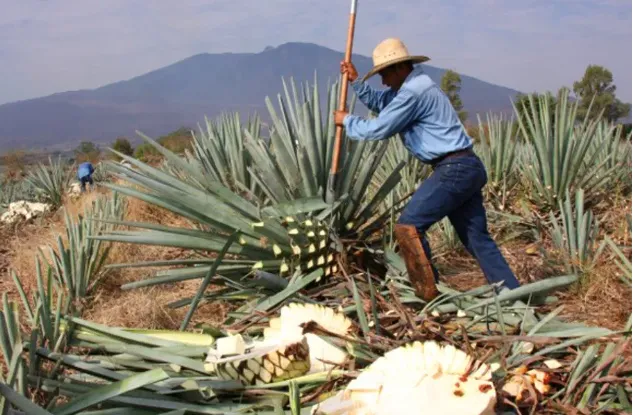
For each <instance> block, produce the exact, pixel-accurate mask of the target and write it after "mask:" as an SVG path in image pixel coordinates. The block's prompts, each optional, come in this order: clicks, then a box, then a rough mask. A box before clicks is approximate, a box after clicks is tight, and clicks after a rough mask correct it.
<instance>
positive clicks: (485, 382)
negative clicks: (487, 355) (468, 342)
mask: <svg viewBox="0 0 633 415" xmlns="http://www.w3.org/2000/svg"><path fill="white" fill-rule="evenodd" d="M472 367H477V370H475V371H474V373H472V374H469V371H470V370H471V368H472ZM491 371H492V370H491V368H490V366H489V365H487V364H481V363H480V362H478V361H476V360H475V359H473V358H472V357H471V356H469V355H467V354H466V353H464V352H463V351H461V350H458V349H456V348H455V347H453V346H451V345H449V346H444V347H442V346H440V345H438V344H437V343H435V342H425V343H420V342H415V343H413V344H409V345H406V346H402V347H399V348H397V349H394V350H391V351H389V352H387V353H386V354H385V355H384V356H383V357H381V358H379V359H377V360H376V361H375V362H374V363H373V364H372V365H370V366H369V367H368V368H367V369H365V370H363V371H362V373H361V374H360V376H359V377H358V378H356V379H354V380H353V381H352V382H350V383H349V385H348V386H347V388H346V389H345V390H344V391H341V392H339V393H338V394H337V395H335V396H334V397H332V398H329V399H327V400H325V401H323V402H321V403H320V404H319V405H317V406H316V407H315V408H314V409H313V411H312V413H313V414H315V415H336V414H340V415H342V414H347V415H361V414H363V415H387V414H396V413H402V414H404V413H407V414H412V413H421V412H427V411H428V412H430V413H433V414H464V415H468V414H473V415H492V414H494V406H495V404H496V401H497V399H496V391H495V388H494V385H493V384H492V382H491V381H490V380H491V378H492V373H491Z"/></svg>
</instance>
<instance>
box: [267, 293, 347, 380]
mask: <svg viewBox="0 0 633 415" xmlns="http://www.w3.org/2000/svg"><path fill="white" fill-rule="evenodd" d="M310 321H314V322H315V323H317V324H318V325H319V326H321V327H323V328H324V329H326V330H327V331H330V332H332V333H335V334H338V335H340V336H347V335H349V332H350V330H351V328H352V321H351V320H350V319H349V318H347V317H346V316H345V315H344V314H341V313H337V312H335V311H334V310H332V309H331V308H328V307H324V306H322V305H317V304H299V303H292V304H289V305H287V306H284V307H283V308H282V309H281V312H280V315H279V317H277V318H273V319H271V320H270V323H269V324H270V327H267V328H266V329H264V338H265V339H267V340H273V339H284V338H292V337H296V336H301V335H302V329H301V327H300V325H301V324H303V323H308V322H310ZM305 337H306V339H307V341H308V346H309V347H310V370H309V373H318V372H324V371H328V370H330V369H332V368H333V367H335V366H336V365H342V364H343V363H344V362H345V359H346V358H347V353H346V352H345V351H344V350H341V349H340V348H338V347H336V346H334V345H332V344H330V343H328V342H327V341H326V340H324V339H322V338H321V337H320V336H319V335H317V334H312V333H307V334H305Z"/></svg>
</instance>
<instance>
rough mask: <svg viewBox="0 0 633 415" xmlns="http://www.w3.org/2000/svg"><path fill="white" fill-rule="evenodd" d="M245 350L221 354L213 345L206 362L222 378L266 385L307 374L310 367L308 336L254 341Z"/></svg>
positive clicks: (248, 383) (246, 383)
mask: <svg viewBox="0 0 633 415" xmlns="http://www.w3.org/2000/svg"><path fill="white" fill-rule="evenodd" d="M247 350H248V351H247V352H246V353H243V354H237V355H230V356H222V355H220V354H218V353H217V352H216V351H215V350H214V349H211V351H210V352H209V355H208V356H207V360H206V361H207V362H208V363H210V364H211V365H212V366H213V369H214V371H215V372H216V373H217V375H218V376H219V377H220V378H221V379H223V380H238V381H240V382H242V383H243V384H245V385H264V384H268V383H274V382H280V381H283V380H287V379H292V378H295V377H298V376H302V375H304V374H305V373H306V372H307V371H308V369H309V368H310V349H309V347H308V342H307V340H306V339H305V338H299V339H297V338H295V339H286V340H278V341H269V342H255V343H252V344H251V345H249V346H247Z"/></svg>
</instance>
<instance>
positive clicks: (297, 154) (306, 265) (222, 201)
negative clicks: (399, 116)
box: [96, 82, 405, 285]
mask: <svg viewBox="0 0 633 415" xmlns="http://www.w3.org/2000/svg"><path fill="white" fill-rule="evenodd" d="M337 88H338V84H335V85H334V87H330V88H329V94H328V95H329V97H328V98H329V101H328V102H329V103H328V108H329V109H332V110H333V108H334V105H335V102H336V96H337V92H338V91H337ZM284 89H285V95H286V100H285V101H284V100H282V99H281V97H278V98H279V106H280V110H279V111H276V110H275V109H274V107H273V106H272V104H271V102H270V100H267V104H268V106H269V110H270V112H271V118H272V120H273V122H272V125H271V127H270V131H269V133H270V134H269V135H270V145H269V144H267V143H266V142H265V141H264V140H263V139H262V138H258V137H257V136H254V135H253V134H252V133H251V132H250V131H247V130H244V137H245V142H244V148H245V149H246V151H247V152H248V153H249V156H250V158H251V160H252V162H251V164H250V166H246V169H247V170H248V171H249V172H250V178H251V179H252V180H253V181H254V182H255V183H256V184H257V186H258V187H259V188H261V190H262V194H264V195H265V196H266V197H265V199H264V200H258V199H257V198H253V195H252V194H249V195H244V194H243V192H240V191H239V190H236V189H235V188H229V187H227V186H225V185H224V184H223V183H222V182H219V181H217V180H214V178H213V177H212V175H209V174H206V173H205V170H204V169H203V168H202V167H201V166H202V163H201V162H192V161H191V160H193V159H191V158H190V159H189V160H184V159H183V158H181V157H179V156H177V155H176V154H174V153H172V152H170V151H169V150H167V149H165V148H164V147H162V146H160V145H159V144H158V143H156V142H155V141H154V140H152V139H151V138H149V137H146V136H144V135H141V136H142V137H143V138H144V139H145V140H146V141H147V142H148V143H150V144H152V145H153V146H154V147H155V148H156V149H157V150H158V151H159V152H160V153H161V154H163V156H164V157H165V159H166V160H167V161H168V162H169V163H170V165H171V166H172V167H173V169H172V170H168V171H166V170H164V169H160V168H153V167H151V166H149V165H147V164H145V163H142V162H140V161H138V160H135V159H133V158H131V157H127V156H125V155H123V154H121V153H117V154H118V155H119V156H120V157H121V158H122V159H124V160H126V161H127V162H128V163H129V164H130V165H132V166H133V168H128V167H126V166H124V165H121V164H114V163H111V165H110V168H111V169H112V171H114V172H115V173H116V174H117V175H118V177H119V178H120V179H122V180H124V181H126V182H127V183H129V184H131V186H122V185H119V184H112V183H110V184H107V186H108V187H110V188H111V189H113V190H116V191H119V192H121V193H123V194H126V195H128V196H130V197H135V198H138V199H141V200H143V201H146V202H148V203H150V204H154V205H157V206H160V207H162V208H165V209H167V210H169V211H171V212H174V213H175V214H177V215H180V216H181V217H183V218H185V219H188V220H189V221H190V222H191V223H192V224H193V226H192V227H191V228H175V227H168V226H163V225H157V224H149V223H129V222H120V223H119V224H121V225H126V226H131V227H136V228H140V229H145V231H120V232H113V233H110V234H109V235H106V236H99V237H96V238H99V239H103V240H110V241H118V242H130V243H139V244H150V245H163V246H174V247H180V248H188V249H193V250H197V251H199V252H202V253H205V252H206V253H211V252H218V251H219V250H220V249H221V248H222V247H223V246H224V243H225V242H226V239H227V238H228V235H230V234H232V233H233V232H235V231H238V232H240V234H241V236H240V238H239V243H238V244H233V245H232V246H231V247H230V248H229V250H228V254H231V255H236V256H238V257H239V258H240V259H247V260H252V261H255V263H254V264H253V266H252V267H251V268H246V272H245V268H244V267H233V268H230V266H229V265H228V264H222V265H221V266H220V267H219V268H218V274H220V275H223V276H225V277H228V278H234V279H237V278H241V277H243V276H244V274H246V273H248V272H250V271H253V270H263V271H270V272H276V273H280V274H282V275H293V274H294V273H306V272H310V271H312V270H314V269H317V268H321V269H323V271H324V274H325V275H329V274H330V273H333V272H335V270H336V265H335V258H334V255H335V252H336V251H337V250H340V248H341V246H340V245H336V244H334V243H333V242H334V241H333V238H334V239H336V238H337V237H343V236H346V237H350V238H358V239H360V238H362V239H364V240H366V239H367V238H368V237H369V236H371V235H372V233H373V232H374V231H375V230H376V229H380V228H381V227H382V225H383V224H384V223H385V222H386V221H387V220H388V216H384V215H379V214H378V213H379V212H380V205H381V204H382V202H383V201H384V200H385V198H386V197H387V195H388V194H389V192H390V191H391V189H393V188H394V186H395V185H397V183H398V181H399V180H400V169H401V168H402V167H403V166H404V164H405V163H404V162H401V163H400V164H399V165H398V166H396V168H395V169H394V171H392V172H391V174H390V175H389V177H387V179H386V181H385V183H384V184H383V185H382V186H381V187H380V188H378V189H377V191H376V192H375V194H373V195H372V196H371V197H370V198H367V197H366V195H367V189H368V186H369V185H370V183H371V178H372V176H373V174H374V172H375V170H376V167H377V166H378V164H379V163H380V160H381V157H382V156H383V154H384V151H385V150H386V148H387V146H386V144H387V143H386V142H381V143H375V142H373V143H363V142H358V141H352V140H349V139H347V137H345V139H344V143H343V145H344V146H346V147H347V151H345V152H343V154H344V159H343V160H342V161H341V174H340V180H339V181H338V183H339V184H338V187H337V194H338V195H340V198H339V199H337V200H336V201H335V202H334V203H333V204H331V205H330V204H326V203H325V201H324V199H325V195H324V189H325V188H326V187H327V178H328V172H329V165H330V158H331V155H330V147H331V145H332V143H333V136H334V131H335V129H334V122H333V119H332V117H331V115H329V114H331V112H332V111H329V110H328V116H327V121H326V122H325V124H324V123H323V121H322V117H321V113H320V111H321V110H320V108H321V107H320V105H319V104H320V102H319V94H318V85H317V84H316V82H315V84H314V86H313V87H312V88H309V87H308V86H307V85H306V86H305V88H304V94H303V95H300V94H298V93H297V92H296V88H295V85H294V83H292V91H293V93H292V95H291V94H290V93H289V91H288V87H287V86H286V83H284ZM300 102H301V104H300ZM200 145H201V146H204V143H202V141H201V142H200ZM231 154H232V157H233V156H236V153H235V154H233V153H231ZM216 164H218V163H216ZM175 170H177V171H178V172H179V173H178V174H175ZM183 176H187V177H188V179H187V180H185V179H183V178H182V177H183ZM243 185H244V186H246V184H243ZM201 261H202V260H201ZM191 265H193V268H190V269H189V270H187V271H183V270H182V269H181V270H175V271H168V272H167V274H169V275H167V274H163V275H161V276H159V277H158V278H153V279H151V280H150V282H148V283H143V284H144V285H148V284H152V283H165V282H173V281H177V280H178V281H180V280H183V279H191V278H202V277H203V276H204V275H205V271H207V270H208V269H209V265H208V263H204V264H203V262H201V263H200V264H191ZM196 265H200V266H196ZM185 273H186V274H187V275H186V276H185V275H184V274H185Z"/></svg>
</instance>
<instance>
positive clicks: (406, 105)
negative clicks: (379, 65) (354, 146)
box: [343, 89, 418, 141]
mask: <svg viewBox="0 0 633 415" xmlns="http://www.w3.org/2000/svg"><path fill="white" fill-rule="evenodd" d="M417 103H418V101H417V99H416V97H415V96H414V95H413V94H412V93H411V92H410V91H407V90H402V89H401V90H400V91H399V92H398V93H397V95H395V97H394V98H393V99H392V100H391V102H389V104H388V105H387V106H385V107H384V108H383V109H382V111H380V113H379V114H378V117H376V118H374V119H371V120H366V119H363V118H361V117H359V116H356V115H352V114H348V115H347V116H345V119H344V121H343V125H344V127H345V132H346V133H347V135H348V136H349V137H350V138H353V139H356V140H363V141H373V140H384V139H386V138H389V137H391V136H392V135H394V134H396V133H398V132H399V131H401V130H403V129H404V128H406V126H407V125H408V124H409V123H410V122H411V121H412V120H413V119H414V118H415V116H416V110H417Z"/></svg>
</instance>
